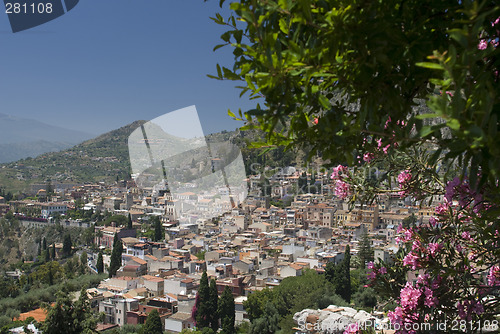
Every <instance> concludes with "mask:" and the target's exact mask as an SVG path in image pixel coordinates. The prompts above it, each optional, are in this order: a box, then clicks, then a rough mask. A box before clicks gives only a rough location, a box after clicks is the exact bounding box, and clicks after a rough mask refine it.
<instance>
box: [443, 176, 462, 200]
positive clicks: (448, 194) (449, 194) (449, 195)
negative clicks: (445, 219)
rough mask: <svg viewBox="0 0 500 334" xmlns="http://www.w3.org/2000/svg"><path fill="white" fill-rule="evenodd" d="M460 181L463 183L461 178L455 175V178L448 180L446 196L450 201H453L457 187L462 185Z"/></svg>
mask: <svg viewBox="0 0 500 334" xmlns="http://www.w3.org/2000/svg"><path fill="white" fill-rule="evenodd" d="M460 183H461V182H460V178H459V177H455V178H454V179H453V180H451V181H450V182H448V183H447V184H446V193H445V195H444V197H446V199H447V200H448V202H450V203H451V201H452V198H453V195H455V187H456V186H458V185H460Z"/></svg>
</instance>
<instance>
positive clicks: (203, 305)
mask: <svg viewBox="0 0 500 334" xmlns="http://www.w3.org/2000/svg"><path fill="white" fill-rule="evenodd" d="M198 295H199V305H196V308H197V314H196V326H197V327H198V328H205V327H209V326H210V315H211V313H212V312H213V311H214V310H211V309H210V307H209V303H208V301H209V299H210V288H209V286H208V277H207V272H206V271H204V272H203V275H201V280H200V286H199V288H198Z"/></svg>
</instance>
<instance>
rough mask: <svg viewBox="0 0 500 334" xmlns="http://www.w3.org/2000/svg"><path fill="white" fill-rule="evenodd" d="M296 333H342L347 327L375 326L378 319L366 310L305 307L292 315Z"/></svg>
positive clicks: (340, 307)
mask: <svg viewBox="0 0 500 334" xmlns="http://www.w3.org/2000/svg"><path fill="white" fill-rule="evenodd" d="M293 320H294V321H295V323H296V324H297V328H296V329H297V333H325V334H326V333H328V334H337V333H344V331H345V330H346V329H347V328H355V327H356V326H359V328H369V327H375V326H376V323H377V322H379V321H380V320H379V319H377V318H375V317H374V316H373V315H371V314H370V313H368V312H366V311H357V310H355V309H353V308H351V307H343V306H335V305H330V306H328V307H327V308H325V309H323V310H311V309H305V310H302V311H300V312H297V313H295V314H294V316H293Z"/></svg>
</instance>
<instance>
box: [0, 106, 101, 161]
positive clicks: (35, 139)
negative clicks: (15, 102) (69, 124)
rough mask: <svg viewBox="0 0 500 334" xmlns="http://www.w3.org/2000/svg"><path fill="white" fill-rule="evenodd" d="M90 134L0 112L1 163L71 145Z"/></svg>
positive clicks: (90, 136)
mask: <svg viewBox="0 0 500 334" xmlns="http://www.w3.org/2000/svg"><path fill="white" fill-rule="evenodd" d="M92 137H93V136H92V135H91V134H88V133H85V132H80V131H75V130H69V129H65V128H61V127H58V126H54V125H50V124H46V123H43V122H40V121H37V120H33V119H26V118H21V117H17V116H12V115H6V114H1V113H0V163H5V162H11V161H16V160H19V159H23V158H27V157H36V156H38V155H40V154H42V153H46V152H53V151H60V150H63V149H66V148H69V147H72V146H74V145H76V144H78V143H81V142H83V141H84V140H87V139H90V138H92Z"/></svg>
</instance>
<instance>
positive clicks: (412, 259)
mask: <svg viewBox="0 0 500 334" xmlns="http://www.w3.org/2000/svg"><path fill="white" fill-rule="evenodd" d="M403 265H405V266H410V267H411V269H413V270H415V269H417V265H418V256H416V255H415V254H413V253H412V252H409V253H408V254H407V255H406V256H405V257H404V259H403Z"/></svg>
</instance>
